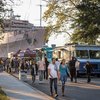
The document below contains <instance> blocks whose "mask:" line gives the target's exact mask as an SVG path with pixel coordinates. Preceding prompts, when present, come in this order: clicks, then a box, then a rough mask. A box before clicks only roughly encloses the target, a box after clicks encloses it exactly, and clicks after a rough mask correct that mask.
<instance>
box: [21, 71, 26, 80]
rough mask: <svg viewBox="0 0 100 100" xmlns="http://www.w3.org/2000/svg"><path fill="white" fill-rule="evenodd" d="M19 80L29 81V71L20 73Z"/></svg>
mask: <svg viewBox="0 0 100 100" xmlns="http://www.w3.org/2000/svg"><path fill="white" fill-rule="evenodd" d="M19 80H21V81H27V71H22V70H21V71H19Z"/></svg>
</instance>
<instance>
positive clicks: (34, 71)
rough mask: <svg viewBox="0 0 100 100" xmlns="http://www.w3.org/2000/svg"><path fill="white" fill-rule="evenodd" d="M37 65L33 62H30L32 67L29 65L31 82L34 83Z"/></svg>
mask: <svg viewBox="0 0 100 100" xmlns="http://www.w3.org/2000/svg"><path fill="white" fill-rule="evenodd" d="M37 69H38V68H37V64H36V62H35V61H33V62H32V65H31V75H32V82H33V83H34V82H35V79H36V75H37Z"/></svg>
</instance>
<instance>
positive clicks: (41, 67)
mask: <svg viewBox="0 0 100 100" xmlns="http://www.w3.org/2000/svg"><path fill="white" fill-rule="evenodd" d="M1 66H3V69H4V70H5V71H7V72H15V73H18V72H19V70H22V71H28V70H31V71H30V72H31V75H32V82H33V83H34V82H35V79H36V75H39V83H41V82H43V80H44V79H46V80H48V79H49V84H50V94H51V96H54V97H57V96H58V93H57V81H58V80H60V81H61V83H62V96H64V90H65V83H66V81H67V78H68V77H70V80H71V82H73V81H74V80H75V81H74V82H75V83H77V68H78V67H79V62H78V61H77V59H76V58H75V57H72V59H71V60H70V61H69V62H67V63H66V60H65V59H62V61H59V60H58V59H57V58H56V59H55V58H52V61H51V62H49V61H48V59H47V58H46V57H45V58H44V59H40V60H39V61H37V62H36V60H34V59H18V58H13V59H9V58H7V59H5V60H2V59H0V67H1ZM84 68H85V69H86V72H87V77H88V78H87V82H91V77H90V76H91V70H92V66H91V64H90V62H88V61H87V63H86V64H85V67H84ZM53 84H54V90H55V94H54V93H53Z"/></svg>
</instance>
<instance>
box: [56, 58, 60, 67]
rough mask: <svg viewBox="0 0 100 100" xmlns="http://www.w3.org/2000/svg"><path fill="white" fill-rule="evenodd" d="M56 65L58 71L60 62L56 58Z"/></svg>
mask: <svg viewBox="0 0 100 100" xmlns="http://www.w3.org/2000/svg"><path fill="white" fill-rule="evenodd" d="M56 65H57V67H58V69H59V66H60V61H59V60H58V58H56Z"/></svg>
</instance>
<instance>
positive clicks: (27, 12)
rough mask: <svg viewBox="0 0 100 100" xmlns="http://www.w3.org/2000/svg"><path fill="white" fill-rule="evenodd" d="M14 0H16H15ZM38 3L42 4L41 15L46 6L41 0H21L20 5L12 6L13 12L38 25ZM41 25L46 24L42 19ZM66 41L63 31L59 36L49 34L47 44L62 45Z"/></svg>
mask: <svg viewBox="0 0 100 100" xmlns="http://www.w3.org/2000/svg"><path fill="white" fill-rule="evenodd" d="M15 1H16V0H15ZM40 4H42V5H43V6H42V15H43V13H44V11H45V10H46V9H47V8H46V2H44V1H42V0H21V4H20V6H14V7H13V10H14V14H15V15H21V18H20V19H23V20H28V21H29V22H30V23H32V24H34V25H36V26H39V25H40V6H39V5H40ZM42 25H43V26H44V25H46V23H45V22H44V21H42ZM67 40H68V38H67ZM65 41H66V34H65V33H63V34H62V35H59V36H57V37H56V36H55V35H53V36H51V37H50V39H49V42H48V45H49V46H50V45H51V44H56V45H57V46H61V45H64V44H65Z"/></svg>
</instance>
